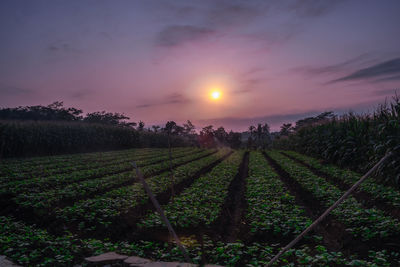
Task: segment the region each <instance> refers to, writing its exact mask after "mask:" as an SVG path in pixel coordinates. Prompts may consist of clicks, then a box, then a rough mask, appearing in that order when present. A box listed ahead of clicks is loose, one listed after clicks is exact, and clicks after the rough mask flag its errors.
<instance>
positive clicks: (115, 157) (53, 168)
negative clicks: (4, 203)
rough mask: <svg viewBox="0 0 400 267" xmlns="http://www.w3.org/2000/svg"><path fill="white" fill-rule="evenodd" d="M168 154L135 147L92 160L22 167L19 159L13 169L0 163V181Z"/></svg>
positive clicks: (182, 149) (181, 150)
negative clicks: (1, 171) (1, 172)
mask: <svg viewBox="0 0 400 267" xmlns="http://www.w3.org/2000/svg"><path fill="white" fill-rule="evenodd" d="M193 150H196V149H193V148H175V149H173V153H180V152H187V151H193ZM162 155H165V156H167V155H168V151H167V150H166V149H164V150H160V149H157V150H156V149H155V150H154V151H153V150H148V149H143V150H142V149H135V150H122V151H115V152H114V153H113V154H110V155H107V156H103V155H102V154H101V153H98V157H97V158H95V159H92V160H80V159H79V158H78V159H75V160H70V161H61V162H57V161H56V162H55V163H52V164H47V165H44V166H43V165H40V164H38V165H35V166H28V167H23V166H21V165H23V164H24V160H20V165H16V166H14V167H15V168H14V169H10V168H9V166H8V165H4V164H3V165H0V170H1V169H2V168H3V169H5V168H7V170H6V171H5V170H3V172H5V173H6V174H5V175H2V176H0V181H11V180H23V179H28V178H36V177H46V176H49V175H55V174H63V173H70V172H74V171H79V170H85V169H94V168H99V167H104V166H106V165H112V164H117V163H122V162H124V161H127V160H132V159H135V160H139V159H140V160H144V159H149V158H152V157H159V156H162Z"/></svg>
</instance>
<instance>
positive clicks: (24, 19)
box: [0, 0, 400, 131]
mask: <svg viewBox="0 0 400 267" xmlns="http://www.w3.org/2000/svg"><path fill="white" fill-rule="evenodd" d="M399 14H400V1H398V0H393V1H391V0H385V1H375V0H374V1H370V0H352V1H341V0H335V1H325V0H320V1H318V0H303V1H300V0H299V1H295V0H291V1H281V0H279V1H278V0H276V1H261V0H260V1H258V0H253V1H251V0H246V1H235V0H230V1H223V0H214V1H209V0H201V1H194V0H192V1H191V0H182V1H180V0H174V1H172V0H157V1H156V0H146V1H139V0H129V1H122V0H115V1H111V0H107V1H102V0H96V1H89V0H64V1H61V0H47V1H42V0H35V1H28V0H2V1H1V3H0V35H1V42H0V107H16V106H25V105H39V104H40V105H48V104H50V103H52V102H54V101H63V102H64V104H65V106H67V107H76V108H80V109H82V110H84V112H93V111H101V110H106V111H110V112H119V113H124V114H126V115H128V116H129V117H130V118H131V120H132V121H139V120H142V121H144V122H145V123H146V126H150V125H163V124H165V122H166V121H168V120H174V121H176V122H178V123H183V122H185V121H186V120H191V121H192V122H193V123H194V124H195V125H196V126H197V128H198V129H199V128H201V127H203V126H206V125H209V124H211V125H213V126H214V127H215V128H216V127H219V126H221V125H222V126H224V127H225V129H227V130H230V129H233V130H235V131H243V130H246V129H247V128H248V126H249V125H251V124H256V123H266V122H267V123H269V124H270V125H271V128H272V129H273V130H277V129H279V126H280V125H281V124H283V123H286V122H293V121H296V120H298V119H301V118H304V117H307V116H313V115H317V114H319V113H320V112H323V111H328V110H329V111H330V110H332V111H334V112H336V113H339V114H340V113H343V112H347V111H355V112H367V111H371V110H373V108H374V107H376V105H377V104H379V103H382V102H384V101H385V99H390V98H391V97H392V96H394V94H395V91H396V89H399V88H400V30H399V28H400V15H399ZM213 90H218V91H219V92H220V93H221V97H220V99H218V100H213V99H211V98H210V94H211V92H212V91H213ZM398 92H399V91H398Z"/></svg>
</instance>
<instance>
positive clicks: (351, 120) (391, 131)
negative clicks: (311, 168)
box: [274, 96, 400, 185]
mask: <svg viewBox="0 0 400 267" xmlns="http://www.w3.org/2000/svg"><path fill="white" fill-rule="evenodd" d="M274 147H275V148H280V149H291V150H296V151H299V152H301V153H305V154H308V155H311V156H315V157H319V158H322V159H324V160H326V161H328V162H332V163H335V164H337V165H339V166H342V167H347V168H351V169H353V170H356V171H359V172H361V173H364V172H366V171H367V170H368V169H370V168H371V167H372V166H373V165H375V164H376V163H377V162H378V161H379V160H380V159H381V158H382V157H383V156H384V155H385V154H386V153H387V152H389V151H391V152H393V156H392V158H391V160H389V161H388V164H386V165H385V167H384V168H381V169H379V171H378V176H379V177H381V178H382V179H384V180H386V181H391V182H394V183H396V184H398V185H400V99H399V98H398V97H397V96H395V97H393V100H392V101H391V102H390V103H385V104H382V105H380V106H379V107H378V108H377V109H376V110H375V111H374V112H373V113H372V114H364V115H355V114H352V113H348V114H345V115H342V116H336V115H334V114H333V113H332V112H325V113H322V114H320V115H319V116H316V117H309V118H306V119H302V120H299V121H297V122H296V124H295V125H294V126H292V125H291V124H284V125H282V127H281V131H280V133H279V135H278V137H277V138H276V139H275V142H274Z"/></svg>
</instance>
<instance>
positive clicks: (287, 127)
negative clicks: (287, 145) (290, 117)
mask: <svg viewBox="0 0 400 267" xmlns="http://www.w3.org/2000/svg"><path fill="white" fill-rule="evenodd" d="M292 131H293V127H292V124H291V123H284V124H283V125H282V126H281V130H280V131H279V134H280V135H281V136H288V135H289V134H290V133H291V132H292Z"/></svg>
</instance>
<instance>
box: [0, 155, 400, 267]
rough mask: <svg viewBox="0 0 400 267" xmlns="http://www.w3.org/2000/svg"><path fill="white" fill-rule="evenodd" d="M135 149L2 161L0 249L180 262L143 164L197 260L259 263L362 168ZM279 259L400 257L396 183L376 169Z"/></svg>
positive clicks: (61, 257) (28, 254) (351, 261)
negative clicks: (378, 176)
mask: <svg viewBox="0 0 400 267" xmlns="http://www.w3.org/2000/svg"><path fill="white" fill-rule="evenodd" d="M168 159H169V156H168V150H167V149H155V148H146V149H131V150H121V151H112V152H103V153H100V152H99V153H86V154H75V155H60V156H52V157H37V158H27V159H18V160H17V159H8V160H4V161H2V162H1V163H0V205H1V209H0V210H1V211H0V255H6V256H7V257H9V258H11V259H12V260H13V261H14V262H16V263H18V264H21V265H24V266H73V265H75V264H84V258H85V257H88V256H92V255H97V254H100V253H104V252H109V251H116V252H119V253H123V254H128V255H136V256H141V257H146V258H150V259H154V260H161V261H182V262H183V261H184V257H183V255H182V253H181V252H180V250H179V249H178V248H177V247H176V245H175V244H174V242H173V240H172V239H171V237H170V236H169V234H168V231H167V230H166V227H165V226H164V225H163V222H162V220H161V218H160V217H159V216H158V214H157V213H156V212H155V209H154V207H153V205H152V203H151V201H150V199H149V197H148V196H147V194H146V193H145V191H144V189H143V187H142V184H141V183H140V182H138V180H137V179H136V177H135V172H134V171H133V169H132V165H131V161H133V160H134V161H135V162H136V163H137V165H138V166H139V168H140V170H141V172H142V173H143V176H144V177H145V179H146V182H147V183H148V185H149V187H150V188H151V190H152V191H153V193H154V194H155V195H156V197H157V199H158V201H159V202H160V204H161V205H162V208H163V210H164V211H165V214H166V216H167V217H168V218H169V220H170V222H171V224H172V226H173V227H174V229H175V230H176V231H177V233H178V236H179V237H180V239H181V241H182V244H183V245H184V246H185V248H186V249H187V250H188V252H189V255H190V257H191V259H192V261H193V262H194V263H197V264H204V263H213V264H220V265H225V266H264V265H265V264H266V263H268V262H269V260H270V259H271V258H272V257H273V256H274V255H275V254H276V253H278V252H279V250H280V249H281V248H282V247H284V246H285V245H286V244H287V243H289V242H290V241H291V240H293V239H294V238H295V237H296V236H297V235H298V234H299V233H301V232H302V231H303V230H304V229H305V228H306V227H307V226H309V225H310V224H311V223H312V221H313V220H314V219H316V218H317V217H318V216H319V215H320V214H322V212H323V211H324V210H326V209H327V208H328V207H329V206H330V205H332V204H333V203H334V202H335V201H336V200H337V199H338V198H339V197H340V196H341V195H342V194H343V193H344V192H345V191H346V190H347V189H348V188H350V186H351V185H352V184H354V183H355V182H356V181H357V180H358V179H359V178H360V177H361V176H362V174H360V173H356V172H353V171H349V170H346V169H341V168H338V167H337V166H334V165H330V164H325V163H323V162H322V161H320V160H319V159H316V158H311V157H308V156H305V155H302V154H299V153H297V152H293V151H278V150H272V151H244V150H239V151H235V150H230V149H219V150H217V149H201V148H190V147H185V148H173V149H172V162H171V166H172V168H173V175H172V174H171V171H170V162H169V160H168ZM275 265H276V266H346V265H347V266H399V265H400V191H399V190H398V189H396V188H394V187H391V186H385V185H383V184H381V183H379V182H375V180H374V179H373V178H369V179H368V180H367V181H366V182H365V183H363V184H362V185H361V187H360V188H359V189H358V190H357V191H356V192H355V193H354V194H352V196H351V197H349V198H348V199H347V200H345V201H344V202H343V203H342V204H341V205H340V206H339V207H338V208H337V209H335V210H333V212H332V213H331V214H330V215H329V217H328V218H327V219H325V220H324V221H323V223H322V224H320V225H319V226H318V227H317V228H316V229H315V230H314V231H313V232H312V233H310V234H308V235H307V236H306V237H305V238H304V239H303V240H302V241H300V243H298V244H297V245H296V246H295V247H294V248H293V249H290V250H289V251H288V252H286V253H285V254H284V255H283V256H282V257H281V258H280V259H279V261H278V262H277V263H276V264H275Z"/></svg>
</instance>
